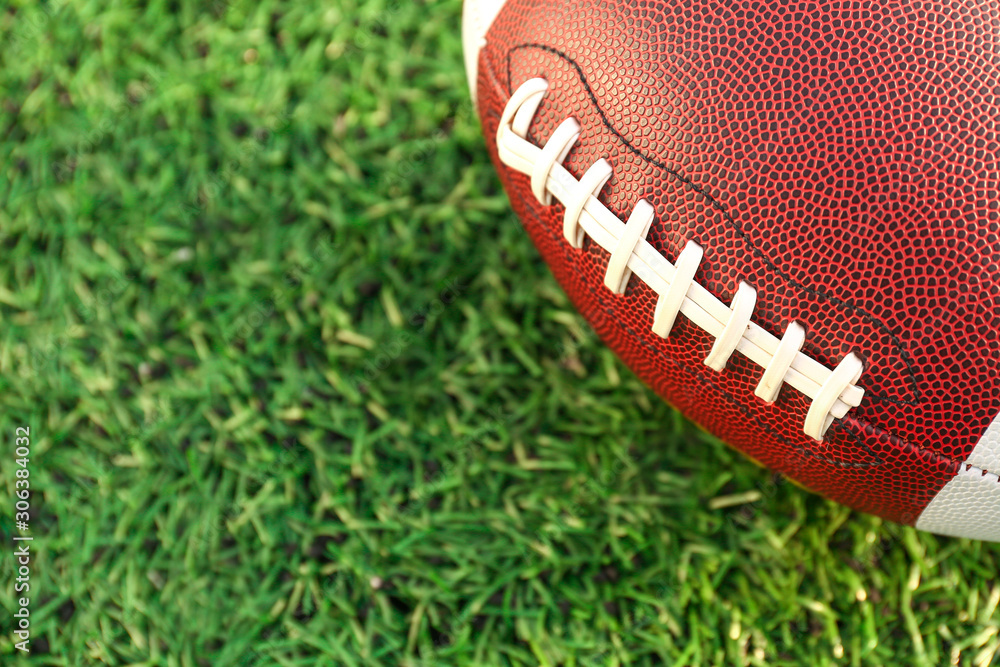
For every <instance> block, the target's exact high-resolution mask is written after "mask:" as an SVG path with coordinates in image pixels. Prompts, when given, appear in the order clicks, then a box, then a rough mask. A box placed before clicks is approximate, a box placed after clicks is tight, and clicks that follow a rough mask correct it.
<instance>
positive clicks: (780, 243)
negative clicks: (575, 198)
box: [464, 0, 1000, 540]
mask: <svg viewBox="0 0 1000 667" xmlns="http://www.w3.org/2000/svg"><path fill="white" fill-rule="evenodd" d="M464 41H465V50H466V61H467V69H468V72H469V79H470V87H471V89H472V94H473V97H474V99H475V101H476V105H477V109H478V113H479V116H480V119H481V122H482V127H483V131H484V135H485V137H486V141H487V144H488V146H489V150H490V153H491V155H492V158H493V161H494V163H495V165H496V168H497V170H498V172H499V174H500V177H501V180H502V181H503V184H504V186H505V189H506V191H507V193H508V195H509V198H510V201H511V204H512V206H513V208H514V209H515V210H516V211H517V213H518V214H519V217H520V219H521V220H522V222H523V224H524V226H525V228H526V230H527V232H528V234H529V235H530V236H531V238H532V239H533V241H534V243H535V245H536V246H537V248H538V250H539V251H540V253H541V256H542V257H543V258H544V260H545V261H546V262H547V263H548V265H549V266H550V267H551V270H552V272H553V274H554V275H555V277H556V279H557V280H558V281H559V283H560V284H561V285H562V287H563V288H564V289H565V290H566V292H567V294H568V295H569V297H570V298H571V299H572V301H573V303H574V304H575V305H576V307H577V308H578V309H579V310H580V312H581V313H582V314H583V315H584V316H585V317H586V318H587V320H588V321H589V322H590V323H591V325H592V326H593V327H594V328H595V330H596V331H597V332H598V333H599V334H600V335H601V337H602V338H603V339H604V341H606V343H607V344H608V345H609V346H611V347H612V348H613V349H614V350H615V351H616V352H617V354H618V355H619V356H620V357H621V358H622V359H623V360H624V361H625V363H626V364H628V365H629V366H630V367H631V368H632V369H633V370H634V371H635V372H636V373H637V374H638V375H639V376H640V377H641V378H642V379H643V380H644V381H645V382H646V383H647V384H648V385H649V386H650V387H652V388H653V389H654V390H655V391H656V392H657V393H658V394H660V395H661V396H662V397H663V398H664V399H665V400H667V401H668V402H669V403H671V404H672V405H674V406H675V407H676V408H677V409H679V410H681V411H682V412H683V413H684V414H685V415H686V416H687V417H689V418H690V419H692V420H693V421H695V422H697V423H698V424H700V425H701V426H702V427H704V428H705V429H707V430H708V431H710V432H711V433H713V434H715V435H716V436H718V437H719V438H721V439H723V440H724V441H726V442H728V443H730V444H731V445H733V446H734V447H736V448H738V449H740V450H742V451H744V452H745V453H746V454H748V455H749V456H751V457H753V458H754V459H756V460H758V461H760V462H762V463H763V464H765V465H767V466H769V467H771V468H773V469H775V470H777V471H780V472H781V473H783V474H785V475H787V476H789V477H791V478H793V479H795V480H796V481H798V482H799V483H801V484H803V485H804V486H806V487H808V488H810V489H813V490H815V491H816V492H818V493H822V494H824V495H826V496H828V497H829V498H832V499H834V500H837V501H840V502H842V503H845V504H847V505H849V506H851V507H853V508H856V509H859V510H862V511H865V512H870V513H873V514H876V515H879V516H882V517H885V518H887V519H891V520H893V521H898V522H901V523H905V524H910V525H916V526H917V527H918V528H922V529H926V530H930V531H933V532H938V533H943V534H948V535H957V536H966V537H974V538H980V539H990V540H1000V481H998V477H997V472H1000V418H998V415H1000V263H998V258H1000V3H998V2H988V1H985V0H944V1H938V2H916V1H907V2H881V1H875V2H850V1H846V2H838V3H812V2H794V1H788V0H768V1H759V2H751V1H742V2H739V1H738V2H728V3H722V2H705V1H703V0H691V1H690V2H683V3H677V2H674V3H666V2H651V1H638V0H636V1H628V0H606V1H596V0H594V1H582V0H581V1H569V0H562V1H556V0H532V1H529V0H507V1H506V2H503V1H497V0H479V1H472V0H467V1H466V7H465V17H464ZM535 78H541V79H544V80H545V81H547V82H548V90H547V92H546V94H545V96H544V99H543V100H542V101H541V104H540V106H539V107H538V109H537V111H536V112H535V113H534V116H533V118H532V121H531V124H530V127H529V128H528V131H527V136H526V138H527V139H528V140H529V141H530V142H531V143H532V144H535V145H537V146H545V145H546V143H547V142H548V141H549V139H550V138H552V136H553V134H554V132H555V130H556V128H557V127H558V126H559V125H560V123H562V122H563V121H564V120H565V119H566V118H574V119H576V120H577V121H578V123H579V125H580V136H579V139H578V141H576V142H575V144H573V146H572V148H571V150H570V151H569V153H568V154H567V155H566V156H565V159H562V160H560V162H559V163H560V164H561V165H562V166H564V167H565V168H566V169H567V170H568V171H569V172H570V173H571V174H572V175H573V176H574V177H575V178H577V179H580V178H581V177H582V175H583V174H584V173H585V172H586V171H587V169H588V168H590V167H591V166H592V165H593V164H594V163H595V162H596V161H598V160H599V159H601V158H604V159H606V160H607V161H608V162H609V163H610V164H611V166H612V167H613V174H612V176H611V178H610V180H609V181H608V182H607V184H606V185H604V186H603V187H602V188H601V189H600V192H599V195H598V198H599V200H600V202H601V203H602V204H603V205H604V206H606V207H607V209H609V210H610V211H612V212H613V213H614V214H615V215H616V217H617V218H619V219H620V220H621V221H623V222H624V221H626V220H628V218H629V216H630V214H631V212H632V211H633V210H634V209H635V207H636V203H637V202H638V201H639V200H645V201H647V202H649V203H650V204H651V205H652V206H653V209H654V211H655V217H654V219H653V222H652V225H651V227H650V228H649V231H648V234H646V235H645V240H646V241H647V242H648V243H649V244H651V245H652V246H653V247H654V248H655V249H656V250H657V251H658V252H659V253H660V254H662V256H663V257H665V258H667V259H668V260H670V261H671V262H674V261H676V260H677V258H678V256H679V255H680V253H681V251H682V250H683V249H684V248H685V245H686V244H687V243H688V242H689V241H694V242H696V243H697V244H698V245H699V246H700V247H701V248H702V249H703V251H704V257H703V258H702V260H701V262H700V264H699V266H698V270H697V273H696V276H695V281H696V282H697V283H698V284H699V285H701V286H703V287H704V288H705V289H707V290H708V291H709V292H710V293H711V294H712V295H714V296H715V297H716V298H718V299H719V300H720V301H722V302H723V303H725V304H727V305H728V304H729V303H730V302H731V301H732V299H733V297H734V295H735V294H736V291H737V289H738V286H739V284H740V282H741V281H744V282H746V283H748V284H749V285H751V286H753V288H755V289H756V292H757V302H756V305H755V307H754V311H753V316H752V321H753V322H754V323H755V324H757V325H758V326H760V327H761V328H763V329H764V330H766V331H768V332H769V333H771V334H772V335H774V336H775V337H778V338H780V337H781V335H782V334H783V332H785V331H786V328H787V327H788V325H789V323H790V322H797V323H799V324H800V325H801V326H802V327H804V328H805V330H806V337H805V342H804V345H803V346H802V353H803V354H805V355H808V357H810V358H812V359H814V360H816V361H818V362H819V363H821V364H822V365H823V366H825V367H827V368H829V369H833V368H835V367H837V365H838V364H839V363H840V362H841V361H842V360H843V359H844V358H845V357H846V356H847V355H849V354H851V353H854V354H856V355H857V356H858V357H859V358H860V359H862V361H863V364H864V371H863V373H862V374H861V376H860V379H859V380H858V382H857V384H858V386H860V387H861V388H863V389H864V398H863V400H861V402H860V405H858V406H857V407H855V408H853V409H851V410H850V412H848V413H847V414H846V416H844V417H843V418H838V419H835V420H834V421H833V423H832V424H831V425H830V427H829V429H828V430H826V432H825V434H824V436H823V438H822V439H821V440H817V439H816V438H812V437H810V436H808V435H807V434H806V433H804V432H803V426H802V425H803V421H804V420H805V417H806V414H807V412H808V410H809V407H810V399H809V397H807V396H805V395H803V394H802V393H800V392H798V391H797V390H795V389H793V388H791V387H789V386H788V385H785V386H784V387H783V388H782V389H781V391H780V393H779V395H778V398H777V400H776V401H775V402H774V403H766V402H764V401H763V400H761V399H760V398H757V397H756V396H755V394H754V390H755V387H756V386H757V384H758V382H759V381H760V378H761V374H762V373H763V371H764V369H763V368H762V367H761V366H759V365H757V364H755V363H754V362H752V361H751V360H749V359H748V358H746V357H745V356H743V355H741V354H740V353H739V352H736V353H735V354H733V355H732V357H731V358H730V359H729V361H728V363H727V364H726V367H725V369H724V370H723V371H721V372H716V371H714V370H712V369H710V368H709V367H707V366H706V365H705V363H704V360H705V358H706V357H707V356H708V355H709V352H710V351H711V349H712V346H713V344H714V342H715V337H714V336H712V335H711V334H709V333H708V332H707V331H705V330H704V329H702V328H700V327H699V326H697V325H695V324H694V323H693V322H692V321H690V320H689V319H688V318H686V317H685V316H684V315H683V314H682V315H680V316H678V317H677V321H676V323H675V324H674V327H673V330H672V331H671V332H670V334H669V336H667V337H666V338H663V337H660V336H658V335H656V334H654V333H653V332H652V330H651V322H652V320H653V316H654V309H655V306H656V303H657V298H658V297H659V294H657V293H656V291H655V290H653V289H652V288H651V287H650V286H649V285H647V284H646V283H645V282H643V281H642V280H640V279H639V278H638V277H637V276H635V275H633V276H632V277H631V278H630V279H629V282H628V286H627V289H626V290H625V292H624V294H616V293H614V292H613V291H612V290H610V289H608V288H607V287H606V286H605V284H604V277H605V272H606V270H607V267H608V264H609V259H610V254H609V252H608V251H607V250H606V249H604V248H602V247H601V246H600V245H599V244H597V243H595V242H594V241H593V240H592V239H590V238H585V239H584V240H583V245H582V248H574V247H572V245H571V244H569V243H568V242H567V240H566V238H564V234H563V216H564V212H565V207H564V206H563V205H562V204H560V203H559V202H557V201H550V202H547V203H546V202H542V201H539V199H538V198H537V197H536V196H535V194H533V191H532V188H531V182H530V181H531V179H530V176H529V175H526V174H523V173H520V172H518V171H517V170H514V169H512V168H510V167H509V166H508V165H506V164H505V163H504V162H503V161H502V160H501V159H500V157H499V155H498V147H497V145H496V136H497V130H498V127H499V124H500V120H501V117H502V115H503V113H504V110H505V108H506V106H507V104H508V101H509V100H510V99H511V96H512V95H513V94H514V92H515V91H516V90H517V89H518V87H519V86H520V85H522V84H523V83H524V82H525V81H528V80H530V79H535Z"/></svg>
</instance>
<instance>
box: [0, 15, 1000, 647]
mask: <svg viewBox="0 0 1000 667" xmlns="http://www.w3.org/2000/svg"><path fill="white" fill-rule="evenodd" d="M459 15H460V4H459V2H457V0H449V1H448V2H441V3H427V4H424V3H408V2H377V1H373V2H364V3H358V2H355V1H353V0H338V1H337V2H334V3H319V2H317V3H305V2H275V1H272V0H264V1H263V2H261V3H255V2H250V1H249V0H232V2H224V1H223V2H216V3H214V4H211V3H195V2H189V1H187V0H183V1H175V2H167V1H161V2H152V3H148V4H146V5H145V6H137V5H136V4H135V3H123V2H111V3H97V2H89V1H80V2H72V3H69V2H55V3H50V4H49V5H47V8H43V7H42V6H40V5H37V4H36V3H34V2H27V1H24V2H16V3H14V4H13V5H11V4H10V3H4V6H3V11H0V36H2V37H0V202H2V204H3V205H2V206H0V248H2V251H3V260H4V261H3V262H2V263H0V395H2V397H3V398H2V400H3V406H4V409H3V410H2V412H0V432H2V433H3V447H2V448H0V452H2V456H3V458H2V462H0V472H2V484H0V487H2V489H3V496H4V499H3V500H2V502H0V506H2V507H3V513H2V516H3V522H2V524H0V525H2V530H0V533H2V535H0V537H2V543H3V546H2V547H0V548H2V550H3V553H4V556H3V558H2V559H0V562H2V567H3V579H2V580H0V583H2V584H3V588H4V595H2V596H0V605H2V606H3V607H4V612H3V614H2V615H0V626H2V630H3V632H2V634H0V662H2V663H3V664H4V665H7V664H10V665H20V664H32V665H164V666H166V665H170V666H173V665H178V666H188V665H192V666H193V665H219V666H224V665H260V666H262V665H282V666H292V665H302V666H306V665H337V666H341V665H343V666H352V667H353V666H361V665H415V666H416V665H456V666H464V665H486V666H491V667H492V666H500V665H547V666H548V665H564V666H566V667H570V666H574V665H582V666H587V667H589V666H597V665H602V666H603V665H654V664H669V665H833V664H836V665H886V664H892V665H896V664H898V665H928V666H937V665H946V664H949V663H954V664H962V665H980V666H982V665H986V664H990V663H991V662H995V661H994V656H995V655H996V654H997V647H998V644H1000V636H998V630H1000V623H998V620H997V603H998V598H1000V582H998V579H997V572H998V569H1000V550H998V547H996V546H994V545H986V544H981V543H976V542H971V541H962V540H952V539H939V538H935V537H933V536H930V535H926V534H919V533H917V532H915V531H912V530H910V529H900V528H897V527H895V526H891V525H888V524H884V523H882V522H881V521H879V520H877V519H874V518H872V517H869V516H864V515H858V514H855V513H851V512H849V511H847V510H845V509H844V508H842V507H839V506H837V505H835V504H833V503H829V502H827V501H824V500H823V499H821V498H818V497H816V496H814V495H811V494H809V493H807V492H804V491H802V490H800V489H798V488H796V487H794V486H792V485H790V484H787V483H784V482H782V481H781V480H779V479H776V478H773V477H772V476H771V475H770V474H769V473H767V472H765V471H763V470H760V469H758V468H756V467H755V466H754V465H753V464H751V463H750V462H748V461H747V460H746V459H745V458H743V457H742V456H740V455H739V454H737V453H735V452H732V451H730V450H729V449H727V448H726V447H725V446H724V445H722V444H721V443H719V442H717V441H715V440H714V439H712V438H710V437H709V436H707V435H704V434H703V433H701V432H699V431H698V430H697V429H695V428H694V427H693V426H691V425H690V424H689V423H687V422H685V421H684V420H683V419H682V418H680V417H679V416H678V415H677V414H675V413H674V412H673V411H672V410H671V409H670V408H669V407H668V406H666V405H664V404H663V403H662V402H661V401H659V400H658V399H657V397H656V396H655V395H654V394H653V393H652V392H651V391H649V390H648V389H646V388H645V387H644V386H643V385H642V384H641V383H640V382H639V381H638V380H637V379H636V378H635V377H634V376H633V375H632V374H631V372H629V371H628V370H627V369H626V368H625V367H624V366H623V365H622V364H621V363H620V362H619V361H617V360H616V359H615V357H614V355H613V354H612V353H611V352H609V351H608V350H607V349H606V348H605V347H604V346H603V345H602V344H601V342H600V341H599V340H598V339H597V338H596V336H595V335H594V334H593V333H592V332H590V331H589V329H588V328H587V326H586V324H585V323H584V322H583V321H582V319H581V318H580V317H579V316H578V315H577V314H576V313H575V312H574V310H573V308H572V307H571V305H570V304H569V303H568V301H567V299H566V298H565V297H564V296H563V294H562V293H561V292H560V290H559V289H558V287H557V285H556V284H555V282H554V281H553V279H552V277H551V276H550V275H549V273H548V272H547V269H546V268H545V267H544V265H543V263H542V262H541V261H540V259H539V257H538V255H537V253H536V251H535V250H534V249H533V247H532V245H531V243H530V241H529V239H528V238H527V236H526V235H525V234H524V232H523V231H522V229H521V228H520V225H519V223H518V222H517V220H516V218H514V217H513V216H512V215H511V213H510V210H509V207H508V204H507V201H506V198H505V196H504V194H503V192H502V190H501V188H500V186H499V183H498V180H497V178H496V175H495V174H494V172H493V169H492V167H491V165H490V163H489V160H488V158H487V154H486V151H485V148H484V143H483V140H482V137H481V135H480V132H479V128H478V124H477V122H476V120H475V118H474V117H473V116H472V115H471V113H470V110H469V104H468V101H467V92H466V88H465V78H464V73H463V71H462V58H461V43H460V37H459V35H460V31H459ZM21 425H24V426H30V428H31V456H30V481H31V485H32V490H33V495H32V497H31V504H32V519H31V528H30V533H31V535H33V536H34V537H35V541H34V542H33V543H32V546H33V550H34V560H33V561H32V564H31V567H32V591H31V600H32V603H31V610H32V616H31V620H32V625H31V631H32V653H31V657H30V658H27V659H26V658H24V657H23V656H21V655H20V654H19V653H18V652H17V651H16V650H15V649H14V647H13V637H12V634H11V618H10V613H13V611H14V609H15V606H14V604H15V603H14V598H15V597H16V596H15V595H14V594H13V591H12V590H11V586H12V581H11V580H12V574H11V573H12V572H13V566H12V559H11V558H10V557H8V555H9V554H10V553H11V552H12V551H13V548H14V547H13V542H12V535H13V534H15V533H17V531H16V530H15V529H14V528H13V525H12V523H11V518H12V516H11V515H12V512H13V510H12V507H13V503H14V497H13V494H14V481H15V473H14V471H15V469H16V466H15V464H14V462H13V461H14V456H15V454H14V446H13V438H14V436H13V433H14V429H15V427H17V426H21ZM741 494H748V495H742V496H741Z"/></svg>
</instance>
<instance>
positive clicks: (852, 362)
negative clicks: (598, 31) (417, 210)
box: [497, 79, 864, 440]
mask: <svg viewBox="0 0 1000 667" xmlns="http://www.w3.org/2000/svg"><path fill="white" fill-rule="evenodd" d="M547 90H548V83H547V82H546V81H545V80H544V79H530V80H528V81H525V82H524V83H523V84H521V86H520V87H519V88H518V89H517V91H516V92H515V93H514V94H513V95H512V96H511V98H510V100H509V101H508V102H507V106H506V108H505V109H504V112H503V116H502V117H501V119H500V127H499V129H498V130H497V149H498V152H499V155H500V160H501V161H502V162H503V163H504V164H506V165H507V166H508V167H510V168H512V169H514V170H516V171H518V172H520V173H522V174H525V175H527V176H530V178H531V191H532V193H533V194H534V195H535V197H536V198H537V199H538V201H539V202H541V203H542V204H544V205H550V204H551V203H552V199H553V198H555V199H556V200H558V201H559V202H560V203H562V205H563V206H564V207H565V209H566V212H565V215H564V216H563V236H564V237H565V239H566V242H567V243H569V244H570V246H572V247H573V248H577V249H579V248H582V247H583V241H584V237H585V236H589V237H590V238H591V239H592V240H593V241H594V242H595V243H597V244H598V245H599V246H601V247H602V248H604V250H606V251H608V252H609V253H611V257H610V259H609V260H608V266H607V270H606V271H605V275H604V285H605V287H607V288H608V289H609V290H611V291H612V292H613V293H615V294H623V293H624V292H625V289H626V287H627V286H628V281H629V278H630V277H631V276H632V274H633V273H634V274H635V275H636V276H637V277H638V278H639V279H641V280H642V281H643V282H645V283H646V284H647V285H649V287H650V288H652V289H653V290H654V291H655V292H656V293H657V294H658V295H659V298H658V300H657V303H656V310H655V312H654V314H653V322H652V331H653V333H655V334H656V335H658V336H661V337H663V338H666V337H667V336H668V335H670V331H671V329H672V328H673V325H674V322H675V321H676V319H677V314H678V313H684V315H685V316H686V317H687V318H688V319H690V320H691V321H692V322H694V323H695V324H696V325H697V326H699V327H700V328H701V329H703V330H705V331H707V332H708V333H709V334H710V335H711V336H713V337H714V338H715V344H714V345H713V346H712V350H711V352H710V353H709V355H708V357H707V358H706V359H705V364H706V365H707V366H708V367H709V368H712V369H713V370H715V371H719V372H721V371H722V370H724V369H725V367H726V364H727V363H728V362H729V358H730V357H731V356H732V355H733V352H736V351H739V352H740V353H741V354H742V355H744V356H745V357H747V358H748V359H750V360H751V361H753V362H754V363H756V364H757V365H758V366H760V367H762V368H763V369H764V374H763V376H762V377H761V379H760V382H759V384H758V385H757V389H756V391H755V392H754V393H755V394H756V395H757V396H758V397H759V398H761V399H762V400H764V401H766V402H768V403H773V402H774V401H775V399H777V397H778V392H779V391H780V390H781V387H782V385H783V384H785V383H787V384H789V385H791V386H792V387H794V388H795V389H797V390H799V391H800V392H802V393H803V394H804V395H805V396H807V397H808V398H809V399H810V400H811V401H812V402H811V404H810V407H809V411H808V413H807V414H806V418H805V423H804V425H803V430H804V431H805V433H806V434H807V435H809V436H810V437H812V438H814V439H816V440H822V438H823V435H824V434H825V433H826V431H827V429H828V428H829V427H830V424H832V423H833V421H834V419H840V418H842V417H843V416H844V415H846V414H847V412H848V411H849V410H850V409H851V408H854V407H857V406H858V405H860V404H861V400H862V398H863V397H864V389H862V388H861V387H858V386H857V384H856V383H857V381H858V379H859V378H860V377H861V373H862V372H863V371H864V365H863V364H862V363H861V360H860V359H859V358H858V357H857V356H856V355H855V354H854V353H851V354H848V355H847V356H846V357H845V358H844V359H843V360H842V361H841V362H840V363H839V364H838V365H837V367H836V368H834V369H833V370H830V369H829V368H827V367H826V366H824V365H822V364H821V363H819V362H818V361H816V360H814V359H811V358H810V357H808V356H806V355H805V354H803V353H802V352H801V349H802V344H803V343H804V342H805V329H804V328H803V327H802V326H801V325H800V324H798V323H797V322H790V323H789V324H788V327H787V328H786V330H785V334H784V336H782V338H781V339H780V340H779V339H778V338H775V337H774V336H773V335H771V334H770V333H768V332H767V331H765V330H764V329H762V328H761V327H760V326H758V325H757V324H754V323H753V322H752V321H751V318H752V316H753V311H754V307H755V306H756V304H757V290H755V289H754V288H753V287H751V286H750V285H748V284H747V283H745V282H741V283H740V285H739V288H738V289H737V292H736V296H735V297H733V301H732V304H731V305H730V306H726V305H725V304H724V303H722V302H721V301H719V300H718V299H717V298H715V297H714V296H713V295H712V294H711V293H710V292H709V291H708V290H706V289H705V288H704V287H702V286H701V285H699V284H698V283H697V282H695V280H694V276H695V273H696V272H697V270H698V266H699V265H700V263H701V260H702V257H703V256H704V251H703V249H702V248H701V247H700V246H699V245H698V244H697V243H695V242H694V241H688V242H687V246H686V247H685V248H684V250H683V251H682V252H681V254H680V256H679V257H678V258H677V263H676V264H671V263H670V261H668V260H667V259H666V258H665V257H663V256H662V255H661V254H660V253H659V252H658V251H657V250H656V248H654V247H653V246H652V245H650V244H649V243H648V242H647V241H646V235H647V234H648V233H649V228H650V226H651V225H652V223H653V218H654V210H653V207H652V205H651V204H649V202H647V201H645V200H642V199H640V200H639V201H638V202H636V204H635V207H634V208H633V209H632V213H631V215H629V218H628V221H626V222H622V221H621V220H620V219H619V218H618V217H617V216H615V214H614V213H612V212H611V211H610V210H608V208H607V207H605V206H604V204H602V203H601V202H600V200H598V198H597V197H598V194H599V193H600V191H601V189H602V188H603V187H604V185H605V184H606V183H607V182H608V179H610V178H611V174H612V167H611V164H610V163H609V162H608V161H607V160H605V159H604V158H601V159H600V160H598V161H597V162H595V163H594V164H593V165H592V166H591V167H590V168H589V169H587V171H586V172H585V173H584V174H583V176H582V177H581V178H580V179H579V180H577V179H576V178H575V177H574V176H573V175H572V174H570V173H569V171H567V170H566V168H565V167H564V166H563V165H562V164H561V163H562V162H563V161H564V160H565V159H566V156H567V155H568V154H569V152H570V149H572V148H573V146H574V145H576V142H577V141H578V140H579V138H580V124H579V123H577V121H576V120H574V119H572V118H568V119H566V120H565V121H563V122H562V124H561V125H559V127H558V128H557V129H556V131H555V132H554V133H553V134H552V136H551V137H550V138H549V140H548V142H546V144H545V145H544V146H542V147H541V148H539V147H538V146H535V145H534V144H532V143H531V142H529V141H528V140H527V139H526V136H527V134H528V128H529V127H530V126H531V122H532V120H533V119H534V117H535V112H536V111H537V110H538V105H539V104H540V103H541V101H542V98H543V97H545V92H546V91H547Z"/></svg>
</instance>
